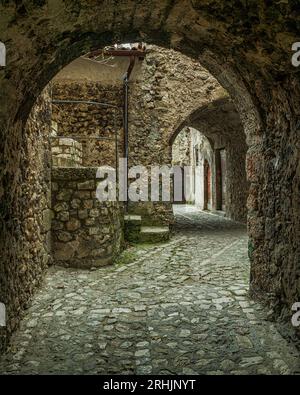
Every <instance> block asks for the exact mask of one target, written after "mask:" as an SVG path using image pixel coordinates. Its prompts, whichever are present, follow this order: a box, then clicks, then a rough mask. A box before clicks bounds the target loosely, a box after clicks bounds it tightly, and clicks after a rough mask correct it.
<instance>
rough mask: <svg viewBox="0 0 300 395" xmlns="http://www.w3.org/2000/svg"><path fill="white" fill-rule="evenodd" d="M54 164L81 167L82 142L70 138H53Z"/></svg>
mask: <svg viewBox="0 0 300 395" xmlns="http://www.w3.org/2000/svg"><path fill="white" fill-rule="evenodd" d="M51 154H52V166H54V167H81V166H82V162H83V153H82V144H81V143H80V142H79V141H76V140H74V139H70V138H59V137H56V138H55V137H54V138H51Z"/></svg>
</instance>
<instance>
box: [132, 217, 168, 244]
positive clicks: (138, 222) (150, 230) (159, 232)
mask: <svg viewBox="0 0 300 395" xmlns="http://www.w3.org/2000/svg"><path fill="white" fill-rule="evenodd" d="M124 222H125V232H124V233H125V239H126V240H127V241H129V242H131V243H142V244H155V243H162V242H166V241H168V240H169V239H170V229H169V226H142V217H141V216H140V215H125V217H124Z"/></svg>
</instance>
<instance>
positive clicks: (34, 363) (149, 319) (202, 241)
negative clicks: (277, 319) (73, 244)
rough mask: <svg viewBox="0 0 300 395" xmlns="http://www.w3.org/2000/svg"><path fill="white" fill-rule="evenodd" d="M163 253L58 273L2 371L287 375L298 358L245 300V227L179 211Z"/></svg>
mask: <svg viewBox="0 0 300 395" xmlns="http://www.w3.org/2000/svg"><path fill="white" fill-rule="evenodd" d="M176 213H177V223H178V226H177V231H176V234H175V235H174V237H173V238H172V240H171V241H170V242H169V243H167V244H164V245H156V246H148V247H147V246H139V247H133V248H131V249H130V250H129V251H127V252H126V253H125V257H127V258H126V259H127V261H128V260H129V261H130V263H128V262H127V263H126V262H125V261H126V259H124V261H123V262H122V260H121V261H120V262H119V264H118V265H115V266H112V267H107V268H103V269H99V270H95V271H81V270H70V269H62V268H57V267H53V268H51V269H50V270H49V271H48V273H47V276H46V279H45V284H44V286H43V287H42V289H41V290H40V291H39V292H38V293H37V294H36V296H35V298H34V300H33V303H32V306H31V307H30V309H29V310H28V312H27V314H26V316H25V317H24V319H23V321H22V325H21V328H20V330H19V331H18V332H17V333H16V334H15V336H14V337H13V341H12V346H11V349H10V350H9V352H8V353H7V354H6V355H5V356H4V358H2V361H1V362H0V372H3V373H9V374H16V373H23V374H35V373H38V374H42V373H43V374H67V373H68V374H79V373H83V374H104V373H107V374H117V373H122V374H131V373H135V374H150V373H153V374H169V373H171V374H196V373H199V374H287V373H295V372H297V371H298V372H299V355H298V354H297V351H296V350H295V348H294V347H293V346H292V345H291V344H288V343H287V341H286V340H285V339H283V338H282V337H281V335H280V334H279V333H278V331H277V329H276V328H275V326H274V324H272V323H271V322H268V321H266V320H265V317H266V312H265V310H264V308H262V306H260V305H259V304H257V303H254V302H253V301H251V300H250V299H249V298H248V296H247V289H248V282H249V280H248V278H249V263H248V258H247V235H246V231H245V228H244V227H243V226H241V225H239V224H236V223H233V222H231V221H229V220H226V219H224V218H222V217H219V216H215V215H211V214H205V213H200V212H197V211H195V210H194V209H192V208H190V209H186V210H185V209H184V207H183V208H180V209H179V208H176Z"/></svg>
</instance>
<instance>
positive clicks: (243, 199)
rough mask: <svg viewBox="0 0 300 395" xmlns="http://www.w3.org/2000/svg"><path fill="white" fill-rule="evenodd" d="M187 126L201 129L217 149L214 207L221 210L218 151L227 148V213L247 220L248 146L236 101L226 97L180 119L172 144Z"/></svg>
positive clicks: (230, 216) (172, 137)
mask: <svg viewBox="0 0 300 395" xmlns="http://www.w3.org/2000/svg"><path fill="white" fill-rule="evenodd" d="M248 126H249V125H248ZM186 127H192V128H194V129H196V130H198V131H199V132H200V133H201V134H202V135H204V136H205V137H206V138H208V139H209V141H210V143H211V146H212V148H213V151H214V167H213V174H214V177H213V191H214V193H213V209H214V210H218V208H217V207H218V206H219V207H220V203H219V204H218V202H217V194H218V190H219V189H220V186H219V185H218V177H217V175H218V169H217V166H218V163H219V162H220V159H219V158H218V155H219V153H220V152H219V151H220V150H222V149H224V150H225V153H226V162H227V165H228V167H227V171H226V173H227V176H226V179H227V188H226V202H227V204H226V215H227V216H228V217H229V218H231V219H234V220H237V221H241V222H246V220H247V209H246V203H247V197H248V191H249V185H248V181H247V177H246V154H247V150H248V148H249V147H248V146H247V143H246V135H245V132H244V125H243V124H242V121H241V117H240V115H239V113H238V112H237V110H236V107H235V104H234V102H233V100H232V99H231V98H230V97H229V96H225V97H222V98H219V99H216V100H214V101H212V102H211V103H208V104H204V105H203V106H201V107H199V108H196V109H194V110H193V111H192V112H191V113H190V114H189V115H188V116H187V118H186V119H185V120H184V121H183V122H181V123H180V124H179V125H178V126H177V127H176V128H175V131H174V134H173V135H172V136H171V138H170V144H171V145H172V144H173V142H174V139H175V138H176V136H177V135H178V134H179V133H180V131H181V130H183V129H184V128H186Z"/></svg>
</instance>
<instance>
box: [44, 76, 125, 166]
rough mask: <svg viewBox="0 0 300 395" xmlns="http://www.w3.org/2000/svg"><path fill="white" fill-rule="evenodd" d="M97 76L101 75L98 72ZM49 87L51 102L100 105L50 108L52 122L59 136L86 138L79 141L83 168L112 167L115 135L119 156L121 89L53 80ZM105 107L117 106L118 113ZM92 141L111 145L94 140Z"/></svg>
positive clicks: (121, 140)
mask: <svg viewBox="0 0 300 395" xmlns="http://www.w3.org/2000/svg"><path fill="white" fill-rule="evenodd" d="M99 73H100V75H101V69H100V70H99ZM52 86H53V89H52V97H53V99H54V100H88V101H93V102H101V103H103V104H104V105H103V106H102V105H100V106H95V105H92V104H54V105H53V114H52V118H53V120H54V121H55V122H57V125H58V135H59V136H75V137H76V136H78V137H81V138H82V137H87V138H86V139H80V143H81V144H82V165H83V166H94V167H95V166H100V165H104V166H114V167H116V154H115V141H114V138H115V133H117V134H118V146H119V148H118V151H119V155H120V156H122V152H123V130H122V102H123V93H122V92H123V90H122V86H120V85H110V86H104V85H103V83H101V82H95V81H94V82H91V81H88V82H87V81H84V80H81V81H78V82H76V81H72V80H70V81H64V80H55V81H54V82H53V84H52ZM105 104H111V105H113V106H117V107H118V109H114V108H110V107H107V106H105ZM93 137H102V138H108V139H113V141H104V140H95V139H93ZM78 141H79V140H78Z"/></svg>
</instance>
